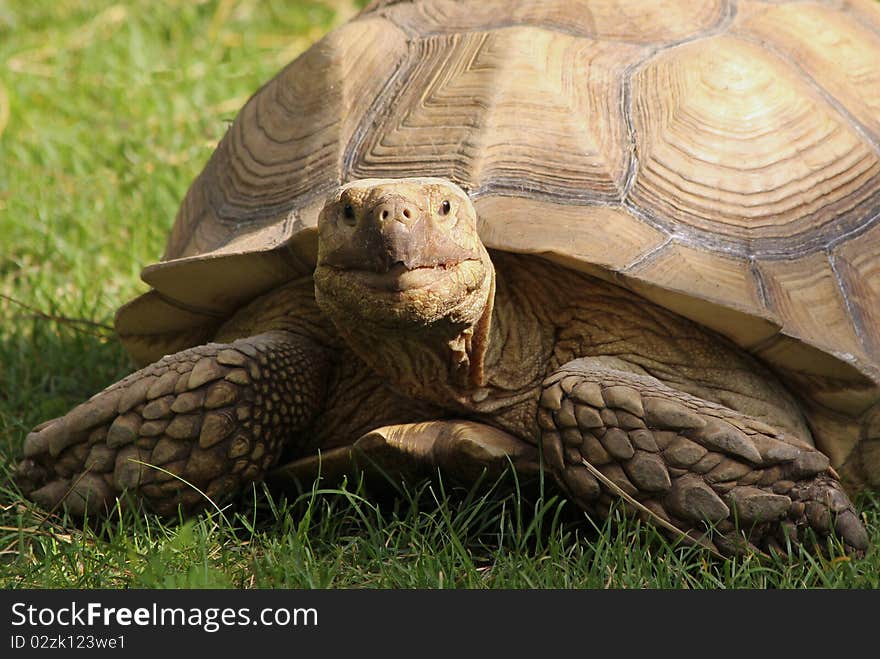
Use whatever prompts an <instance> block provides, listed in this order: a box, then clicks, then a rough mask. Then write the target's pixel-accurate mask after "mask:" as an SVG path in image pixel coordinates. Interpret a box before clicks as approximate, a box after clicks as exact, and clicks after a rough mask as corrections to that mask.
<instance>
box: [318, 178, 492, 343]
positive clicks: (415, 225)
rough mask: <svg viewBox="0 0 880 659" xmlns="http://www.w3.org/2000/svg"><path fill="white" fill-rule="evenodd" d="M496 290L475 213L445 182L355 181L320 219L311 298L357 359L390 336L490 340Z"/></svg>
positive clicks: (442, 340) (435, 340)
mask: <svg viewBox="0 0 880 659" xmlns="http://www.w3.org/2000/svg"><path fill="white" fill-rule="evenodd" d="M493 291H494V269H493V267H492V262H491V260H490V259H489V255H488V253H487V251H486V248H485V247H484V246H483V243H482V242H481V241H480V238H479V235H478V233H477V216H476V211H475V210H474V206H473V204H472V203H471V201H470V199H469V198H468V196H467V194H466V193H465V192H464V191H463V190H462V189H461V188H459V187H458V186H457V185H455V184H453V183H451V182H449V181H446V180H443V179H437V178H406V179H365V180H360V181H354V182H351V183H348V184H346V185H343V186H341V187H340V188H338V189H337V190H336V191H335V192H334V193H333V194H332V195H331V196H330V197H329V199H328V200H327V202H326V204H325V206H324V208H323V210H322V211H321V214H320V216H319V219H318V263H317V268H316V270H315V297H316V299H317V301H318V304H319V306H320V307H321V308H322V309H323V311H324V312H325V313H327V314H328V316H329V317H330V318H331V320H332V321H333V323H334V324H335V325H336V327H337V329H339V331H340V332H341V334H342V335H343V337H345V338H346V339H347V340H348V342H349V344H352V347H353V348H354V349H355V350H356V351H357V352H359V353H361V356H364V355H363V351H364V350H368V349H369V348H368V345H369V343H370V340H372V341H373V343H374V344H375V343H377V342H380V341H381V339H382V336H383V335H387V334H388V333H389V332H390V333H391V339H392V340H393V341H396V342H399V341H402V340H404V337H406V336H410V337H413V340H417V341H422V342H428V343H434V344H436V343H438V341H439V342H440V343H442V344H444V345H447V346H448V345H449V344H450V342H451V343H452V344H454V345H456V346H458V345H459V344H461V343H462V341H464V343H466V344H467V345H468V346H470V344H471V343H472V342H473V340H474V339H475V338H478V337H479V336H482V335H484V334H485V332H484V331H481V328H482V329H483V330H485V326H487V324H488V322H489V320H488V319H489V317H490V315H491V307H492V296H493ZM481 323H482V324H481ZM475 334H476V336H475ZM358 337H361V340H362V341H363V342H364V346H363V347H362V349H358V345H357V343H358V341H357V338H358ZM459 347H460V346H459ZM455 349H457V348H455Z"/></svg>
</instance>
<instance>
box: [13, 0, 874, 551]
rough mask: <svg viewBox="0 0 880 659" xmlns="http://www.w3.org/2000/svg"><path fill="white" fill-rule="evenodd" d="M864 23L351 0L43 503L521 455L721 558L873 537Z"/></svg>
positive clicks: (630, 4)
mask: <svg viewBox="0 0 880 659" xmlns="http://www.w3.org/2000/svg"><path fill="white" fill-rule="evenodd" d="M878 60H880V9H878V8H877V6H876V5H875V4H874V3H873V2H871V1H870V0H847V1H845V2H837V3H824V2H773V3H769V2H751V1H746V0H739V1H725V0H687V1H686V2H685V1H678V0H662V1H657V0H650V1H648V0H590V1H586V0H580V1H577V2H573V1H572V0H545V1H543V2H511V1H510V0H504V1H501V0H494V1H488V0H475V1H472V2H452V1H450V0H413V1H399V2H387V1H386V2H377V3H373V4H372V5H370V6H368V7H367V8H366V9H365V10H363V11H362V12H361V13H360V14H359V15H358V16H356V17H355V18H354V19H353V20H351V21H350V22H348V23H347V24H345V25H343V26H341V27H339V28H337V29H335V30H334V31H332V32H330V33H329V34H328V35H327V36H326V37H324V38H323V39H322V40H320V41H319V42H318V43H316V44H315V45H314V46H312V47H311V48H310V49H309V50H307V51H306V52H305V53H303V54H302V55H301V56H300V57H298V58H297V59H296V60H295V61H294V62H292V63H291V64H290V65H288V66H287V67H286V68H284V69H283V70H282V71H281V72H280V73H279V74H278V75H277V76H276V77H275V78H274V79H272V80H271V81H270V82H268V84H266V85H265V86H264V87H262V88H261V89H260V90H259V91H258V92H256V93H255V94H254V96H253V97H251V98H250V100H249V101H248V102H247V103H246V104H245V106H244V107H243V109H242V110H241V111H240V113H239V114H238V116H237V118H236V119H235V121H234V122H233V123H232V125H231V127H230V128H229V130H228V132H227V134H226V135H225V136H224V137H223V139H222V141H221V142H220V143H219V145H218V147H217V149H216V151H215V152H214V153H213V155H212V157H211V158H210V160H209V162H208V163H207V165H206V166H205V168H204V170H203V171H202V172H201V174H200V175H199V176H198V177H197V179H196V180H195V182H194V183H193V185H192V186H191V187H190V189H189V191H188V192H187V193H186V196H185V199H184V200H183V202H182V205H181V208H180V210H179V213H178V215H177V218H176V221H175V223H174V226H173V228H172V230H171V234H170V237H169V239H168V243H167V247H166V251H165V253H164V256H163V258H162V260H161V262H159V263H157V264H155V265H151V266H149V267H147V268H146V269H145V270H144V271H143V275H142V276H143V279H144V281H145V282H146V283H147V284H149V285H150V287H151V290H150V291H149V292H147V293H145V294H144V295H141V296H140V297H138V298H137V299H135V300H133V301H131V302H129V303H127V304H126V305H124V306H123V307H122V308H121V309H120V310H119V312H118V314H117V317H116V329H117V331H118V335H119V337H120V338H121V340H122V342H123V343H124V344H125V347H126V348H127V350H128V352H129V353H130V354H131V356H132V358H133V359H134V361H135V362H137V363H138V365H141V366H143V368H142V369H141V370H139V371H137V372H135V373H133V374H132V375H130V376H128V377H126V378H125V379H123V380H121V381H120V382H118V383H116V384H114V385H112V386H110V387H108V388H107V389H105V390H104V391H103V392H100V393H98V394H97V395H95V396H94V397H92V398H91V399H90V400H89V401H87V402H85V403H83V404H82V405H79V406H78V407H76V408H74V409H73V410H72V411H71V412H69V413H68V414H67V415H65V416H63V417H61V418H59V419H55V420H52V421H48V422H46V423H44V424H42V425H40V426H38V427H37V428H35V429H34V431H33V432H31V433H30V434H29V435H28V436H27V438H26V439H25V443H24V458H23V459H22V461H21V463H20V464H19V465H18V467H17V478H18V482H19V483H20V484H21V487H22V490H23V492H24V493H25V494H26V495H27V496H29V497H30V498H31V499H33V500H34V501H36V502H38V503H39V504H40V505H43V506H45V507H54V506H57V505H59V504H61V503H63V504H64V505H66V506H67V508H68V509H69V510H70V511H71V513H73V514H78V515H86V514H88V515H99V514H101V512H102V511H104V510H105V509H106V508H108V507H111V506H112V505H114V502H115V501H116V499H117V497H118V496H119V495H120V494H122V493H123V492H126V493H128V494H131V495H134V498H135V499H136V500H139V501H143V502H144V503H145V504H146V505H148V506H149V507H151V508H152V509H154V510H155V511H157V512H158V513H166V514H167V513H172V512H174V511H178V510H180V509H181V508H182V509H183V510H184V511H186V512H191V511H195V510H197V509H198V508H199V507H200V506H202V505H204V503H205V502H206V500H208V499H211V500H214V499H218V498H223V497H226V496H229V495H230V494H231V493H234V492H235V491H237V490H240V489H241V488H243V487H245V486H247V485H249V484H251V483H253V482H255V481H258V480H260V479H264V478H270V479H273V480H276V479H282V480H283V479H284V478H288V477H294V476H297V475H302V474H308V473H314V471H315V470H321V469H323V470H324V471H323V472H322V473H323V474H324V475H325V476H331V475H334V474H336V475H339V474H342V473H347V470H348V469H349V468H354V467H353V465H356V464H361V465H363V464H366V463H369V464H371V465H374V466H376V467H378V468H379V469H383V470H386V471H389V472H390V473H391V474H402V475H406V474H411V473H415V472H420V470H421V471H425V470H428V471H430V470H434V469H440V470H441V471H442V472H444V473H447V474H450V475H451V476H452V477H455V478H460V479H463V480H464V481H465V482H468V480H469V479H470V480H473V479H476V478H478V477H479V475H480V474H481V473H484V472H486V471H489V472H493V473H494V471H496V470H500V469H503V468H504V467H505V466H509V465H512V466H513V468H514V469H515V470H517V471H518V472H519V473H522V474H532V475H534V474H537V473H544V474H546V475H548V476H549V477H550V478H551V479H552V480H553V481H555V482H557V483H558V484H559V486H560V487H561V488H562V490H563V491H564V492H565V493H566V495H567V496H569V497H570V498H571V499H572V500H573V501H574V502H576V504H577V505H578V506H580V507H582V508H583V509H584V510H586V511H588V512H589V513H591V514H594V515H599V516H602V515H607V514H608V511H609V509H610V507H611V506H612V505H613V504H614V502H615V501H616V500H618V499H619V498H623V499H624V500H625V501H626V504H625V508H627V509H631V510H633V511H635V512H637V513H638V514H641V515H644V516H646V517H648V518H650V519H652V520H654V521H656V522H657V523H660V524H663V525H667V526H668V527H670V528H674V529H679V530H681V531H682V532H684V533H687V534H690V535H691V536H692V537H694V538H699V539H700V540H701V541H703V542H706V543H710V544H711V546H713V547H717V548H718V549H720V550H722V551H725V552H727V551H732V549H731V548H735V547H740V546H742V543H743V542H745V543H750V546H753V547H755V546H761V547H767V546H779V543H781V542H782V541H783V540H785V539H792V538H795V539H799V540H801V541H803V540H804V538H806V537H808V536H809V537H816V536H818V537H820V538H824V537H829V536H836V537H838V538H839V539H841V540H842V542H843V544H844V546H845V547H846V548H848V549H850V550H863V549H865V548H866V546H867V544H868V538H867V534H866V532H865V530H864V528H863V526H862V525H861V522H860V520H859V516H858V514H857V512H856V511H855V509H854V507H853V505H852V503H851V501H850V499H849V498H848V494H847V492H848V493H849V494H852V493H855V492H857V491H859V490H862V489H866V488H872V487H876V486H877V485H880V304H878V300H880V74H878V73H877V70H876V66H875V65H876V62H877V61H878Z"/></svg>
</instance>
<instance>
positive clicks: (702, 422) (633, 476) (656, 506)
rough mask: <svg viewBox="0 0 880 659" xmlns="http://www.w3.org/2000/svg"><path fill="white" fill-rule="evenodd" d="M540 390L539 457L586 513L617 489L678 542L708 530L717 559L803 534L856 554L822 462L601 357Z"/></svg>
mask: <svg viewBox="0 0 880 659" xmlns="http://www.w3.org/2000/svg"><path fill="white" fill-rule="evenodd" d="M543 387H544V389H543V393H542V396H541V399H540V407H539V412H538V423H539V425H540V427H541V429H542V431H541V432H542V449H543V452H544V459H545V461H546V463H547V464H549V465H550V466H551V467H552V468H553V469H554V470H555V471H556V473H557V474H558V476H559V479H560V481H561V482H562V484H563V486H564V487H565V488H566V489H567V491H568V492H569V493H570V494H571V495H572V497H573V498H574V499H576V500H577V502H578V503H579V504H580V505H581V506H582V507H584V508H585V509H587V510H588V511H595V512H598V513H599V514H602V513H603V512H604V511H607V506H608V504H609V502H610V500H611V499H612V498H615V497H616V496H618V495H619V494H620V491H622V492H624V493H625V494H626V495H627V496H628V497H631V498H632V499H635V500H636V502H637V503H638V505H640V506H642V507H643V508H645V509H647V510H649V511H650V512H651V515H652V516H654V515H655V516H657V517H659V518H660V519H662V520H664V522H666V523H669V524H672V525H673V526H675V527H677V528H678V529H681V530H682V531H684V532H687V533H689V534H694V535H697V536H702V535H703V534H704V533H705V531H706V526H707V522H708V523H709V524H710V525H712V526H713V529H714V531H713V533H714V535H713V540H714V541H715V543H716V545H718V547H719V549H721V550H722V551H725V552H729V551H735V550H736V549H737V548H738V547H741V546H742V545H743V541H747V542H750V543H754V544H755V545H758V546H765V547H767V546H770V547H773V546H777V545H782V546H784V544H785V542H786V540H787V539H792V540H796V539H798V538H799V539H801V540H803V539H805V537H806V535H807V531H810V530H811V531H812V532H814V533H815V535H816V536H818V537H820V538H822V537H827V536H829V535H831V534H832V533H836V534H837V536H838V537H839V538H840V539H841V540H842V541H843V542H844V544H845V546H846V547H847V548H848V549H857V550H863V549H866V548H867V544H868V540H867V534H866V532H865V529H864V528H863V527H862V525H861V523H860V522H859V519H858V517H857V515H856V512H855V510H854V509H853V506H852V504H851V503H850V501H849V499H848V498H847V496H846V495H845V494H844V492H843V489H842V488H841V486H840V483H839V482H838V479H837V475H836V473H835V472H834V471H833V470H832V469H831V468H830V467H829V461H828V458H827V457H825V456H824V455H823V454H822V453H820V452H818V451H817V450H816V449H814V448H812V447H810V446H809V445H807V444H806V443H803V442H800V441H799V440H797V439H794V438H792V437H790V436H786V435H785V434H784V433H782V432H779V431H777V430H776V429H774V428H772V427H770V426H768V425H767V424H765V423H763V422H761V421H759V420H757V419H753V418H751V417H749V416H746V415H744V414H741V413H738V412H736V411H735V410H732V409H730V408H727V407H724V406H722V405H719V404H716V403H713V402H710V401H707V400H703V399H700V398H698V397H696V396H693V395H690V394H687V393H685V392H682V391H678V390H676V389H673V388H671V387H669V386H667V385H665V384H663V383H662V382H660V381H659V380H657V379H655V378H653V377H650V376H646V375H641V374H636V373H631V372H628V371H625V370H619V369H617V368H615V367H614V365H613V364H611V365H610V364H609V363H608V362H606V361H603V360H600V359H577V360H574V361H571V362H569V363H567V364H565V365H563V366H562V367H561V368H559V369H558V370H557V371H556V372H555V373H553V374H552V375H551V376H550V377H548V378H547V379H546V380H545V381H544V383H543ZM594 470H598V472H599V474H601V476H600V477H598V478H597V477H596V474H595V472H594ZM605 481H607V482H605ZM609 483H610V484H611V486H609ZM740 533H742V534H744V536H745V537H743V535H740Z"/></svg>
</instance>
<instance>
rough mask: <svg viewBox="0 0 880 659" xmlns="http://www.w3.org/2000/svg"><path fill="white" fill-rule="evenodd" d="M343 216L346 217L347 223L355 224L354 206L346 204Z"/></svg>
mask: <svg viewBox="0 0 880 659" xmlns="http://www.w3.org/2000/svg"><path fill="white" fill-rule="evenodd" d="M342 216H343V217H344V218H345V223H346V224H354V207H353V206H352V205H351V204H346V205H345V208H343V209H342Z"/></svg>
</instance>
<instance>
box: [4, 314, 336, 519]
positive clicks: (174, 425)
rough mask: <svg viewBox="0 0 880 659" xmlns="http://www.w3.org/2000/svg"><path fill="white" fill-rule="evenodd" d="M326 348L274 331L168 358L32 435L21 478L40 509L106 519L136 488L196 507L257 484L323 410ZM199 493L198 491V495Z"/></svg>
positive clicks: (153, 498) (169, 503)
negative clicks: (63, 508)
mask: <svg viewBox="0 0 880 659" xmlns="http://www.w3.org/2000/svg"><path fill="white" fill-rule="evenodd" d="M328 367H329V361H328V358H327V355H326V354H325V351H324V349H323V348H320V347H319V346H318V345H317V344H315V343H313V342H312V341H311V340H309V339H307V338H304V337H302V336H299V335H297V334H293V333H290V332H283V331H273V332H267V333H265V334H260V335H257V336H253V337H249V338H246V339H239V340H237V341H234V342H233V343H230V344H217V343H210V344H208V345H204V346H198V347H196V348H191V349H189V350H184V351H182V352H178V353H176V354H173V355H168V356H166V357H163V358H162V359H160V360H159V361H157V362H156V363H154V364H151V365H150V366H147V367H146V368H143V369H141V370H140V371H137V372H136V373H133V374H132V375H129V376H128V377H126V378H125V379H123V380H121V381H120V382H117V383H116V384H114V385H112V386H110V387H108V388H107V389H105V390H104V391H102V392H101V393H99V394H97V395H95V396H93V397H92V398H91V399H90V400H88V401H86V402H85V403H83V404H81V405H79V406H77V407H75V408H74V409H73V410H71V411H70V412H69V413H68V414H66V415H65V416H62V417H60V418H58V419H54V420H52V421H48V422H46V423H44V424H42V425H40V426H38V427H37V428H36V429H34V431H33V432H31V433H30V434H29V435H28V436H27V438H26V440H25V445H24V454H25V459H24V460H23V461H22V462H21V463H20V464H19V465H18V468H17V472H16V479H17V481H18V483H19V485H20V487H21V488H22V490H23V491H24V493H25V495H27V496H28V497H29V498H31V499H33V500H34V501H36V502H37V503H38V504H40V505H42V506H44V507H45V508H54V507H55V506H57V505H58V504H61V503H63V504H64V505H66V507H67V508H68V509H69V510H70V511H71V512H72V513H73V514H76V515H84V514H89V515H100V514H101V513H102V512H103V511H104V510H105V509H107V508H109V507H110V506H111V505H112V504H113V503H114V501H115V499H116V497H117V496H118V495H120V494H122V493H123V492H129V493H131V494H133V495H135V496H136V497H138V498H142V499H144V500H145V501H147V502H148V503H149V504H150V506H151V507H152V508H153V509H155V510H156V511H157V512H160V513H166V514H167V513H172V512H174V511H175V510H177V507H178V506H182V507H183V509H184V510H186V511H192V510H195V509H198V508H200V507H203V506H205V505H206V504H207V503H208V502H207V500H206V499H205V496H203V494H201V493H200V492H199V490H200V491H201V492H202V493H204V495H206V496H207V497H209V498H211V499H214V498H217V497H221V496H223V495H226V494H229V493H232V492H234V491H235V490H237V489H239V488H241V487H243V486H246V485H248V484H250V483H252V482H253V481H256V480H258V479H260V478H262V476H263V475H264V473H265V472H266V470H267V469H268V468H270V467H271V466H272V465H273V464H274V463H275V461H276V460H277V458H278V456H279V454H280V453H281V450H282V446H283V445H284V444H285V442H287V441H288V440H290V439H291V438H292V437H293V436H295V433H297V431H299V430H302V429H303V428H305V427H306V426H307V425H308V423H309V422H310V420H311V419H312V417H313V416H314V414H315V412H316V411H317V410H318V409H319V407H320V406H321V404H322V399H323V397H324V384H323V383H324V382H325V380H326V374H327V370H328ZM196 488H197V489H196Z"/></svg>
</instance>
